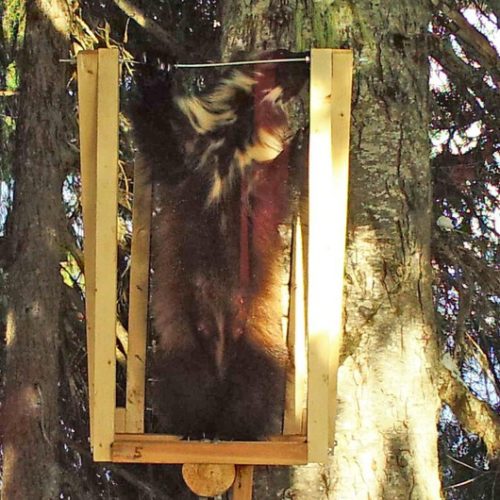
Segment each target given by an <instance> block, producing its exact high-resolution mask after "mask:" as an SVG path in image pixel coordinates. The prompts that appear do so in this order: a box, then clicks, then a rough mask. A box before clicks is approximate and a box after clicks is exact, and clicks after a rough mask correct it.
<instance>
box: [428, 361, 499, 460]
mask: <svg viewBox="0 0 500 500" xmlns="http://www.w3.org/2000/svg"><path fill="white" fill-rule="evenodd" d="M438 389H439V395H440V397H441V400H442V401H443V402H444V403H446V404H447V405H448V406H449V407H450V408H451V409H452V411H453V413H454V414H455V416H456V417H457V418H458V420H459V421H460V423H461V424H462V425H463V426H464V427H465V428H466V429H467V430H468V431H469V432H472V433H474V434H477V435H478V436H480V437H481V438H482V439H483V441H484V444H485V445H486V448H487V450H488V454H489V455H490V456H496V455H497V454H498V453H499V452H500V417H499V416H498V415H496V413H495V412H494V411H493V410H492V409H491V408H490V406H489V405H488V404H487V403H486V402H484V401H480V400H479V399H477V398H476V397H475V396H474V395H473V394H472V393H471V392H470V390H469V389H468V387H467V386H466V385H465V384H464V382H463V381H462V379H461V378H460V372H459V370H458V368H457V366H456V364H455V362H454V360H453V358H452V357H451V356H450V355H446V356H445V357H444V358H443V364H442V370H440V375H439V388H438Z"/></svg>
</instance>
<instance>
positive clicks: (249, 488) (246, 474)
mask: <svg viewBox="0 0 500 500" xmlns="http://www.w3.org/2000/svg"><path fill="white" fill-rule="evenodd" d="M253 470H254V466H253V465H237V466H236V479H235V480H234V485H233V488H232V493H233V500H252V492H253Z"/></svg>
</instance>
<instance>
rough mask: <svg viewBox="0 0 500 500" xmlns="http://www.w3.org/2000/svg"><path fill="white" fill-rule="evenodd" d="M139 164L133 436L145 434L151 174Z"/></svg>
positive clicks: (130, 396)
mask: <svg viewBox="0 0 500 500" xmlns="http://www.w3.org/2000/svg"><path fill="white" fill-rule="evenodd" d="M139 162H140V160H138V163H136V167H135V169H134V206H133V215H132V250H131V269H130V304H129V311H130V312H129V341H128V360H127V416H126V432H134V433H135V432H138V433H141V432H144V401H145V383H146V341H147V328H148V298H149V293H148V289H149V250H150V243H149V242H150V232H151V193H152V189H151V182H150V177H151V176H150V172H149V170H148V169H147V168H146V165H145V164H144V165H141V164H139Z"/></svg>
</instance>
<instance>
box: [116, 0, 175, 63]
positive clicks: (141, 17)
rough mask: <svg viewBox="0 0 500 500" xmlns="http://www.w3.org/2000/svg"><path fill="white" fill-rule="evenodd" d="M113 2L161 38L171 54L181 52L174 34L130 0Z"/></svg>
mask: <svg viewBox="0 0 500 500" xmlns="http://www.w3.org/2000/svg"><path fill="white" fill-rule="evenodd" d="M113 2H114V4H115V5H116V6H117V7H118V8H119V9H120V10H122V11H123V12H124V13H125V14H126V15H127V16H128V17H130V18H131V19H133V20H134V21H135V22H136V23H137V24H138V25H139V26H141V27H142V28H144V29H145V30H146V31H147V32H148V33H150V34H151V35H152V36H154V37H155V38H156V39H157V40H159V41H160V42H161V43H162V44H163V45H164V47H165V48H166V49H167V50H168V51H169V52H170V53H171V54H176V55H177V54H179V53H180V52H181V50H180V47H179V45H178V44H177V42H176V41H175V39H174V38H173V37H172V35H170V33H168V32H167V31H165V30H164V29H163V28H162V27H161V26H160V25H159V24H158V23H156V22H155V21H153V20H152V19H149V18H148V17H146V15H145V14H144V12H142V10H140V9H139V8H138V7H136V6H135V5H132V4H131V3H130V2H128V0H113Z"/></svg>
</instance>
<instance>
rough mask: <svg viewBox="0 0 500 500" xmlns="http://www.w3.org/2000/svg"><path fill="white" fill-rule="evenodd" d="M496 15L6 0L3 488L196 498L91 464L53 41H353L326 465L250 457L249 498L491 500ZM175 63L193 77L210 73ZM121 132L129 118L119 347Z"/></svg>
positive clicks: (72, 135) (0, 105) (150, 477)
mask: <svg viewBox="0 0 500 500" xmlns="http://www.w3.org/2000/svg"><path fill="white" fill-rule="evenodd" d="M498 11H499V3H498V1H497V0H488V1H484V2H480V1H477V2H456V1H453V0H448V1H443V2H439V1H438V0H432V1H430V0H429V1H427V2H426V1H422V2H412V1H410V0H407V1H403V2H389V1H386V2H370V1H368V0H362V1H358V2H349V1H339V2H326V1H324V2H312V1H309V0H245V1H236V0H226V1H223V0H205V1H202V0H193V1H183V0H171V1H166V0H164V1H145V0H144V1H139V0H135V1H133V2H132V1H130V2H127V1H124V0H114V1H111V0H107V1H81V2H77V1H70V0H68V1H65V0H33V1H31V2H25V1H22V0H3V1H2V2H1V4H0V16H1V20H2V23H1V27H0V141H1V145H0V202H1V203H0V374H1V380H2V383H1V385H0V412H1V413H0V438H1V445H0V465H1V469H0V471H1V473H0V474H1V475H0V478H1V481H2V483H1V484H2V493H3V497H2V498H6V499H11V498H21V499H27V498H30V499H31V498H33V499H34V498H42V499H55V498H68V499H69V498H71V499H96V498H120V499H122V498H123V499H127V498H130V499H139V498H144V499H153V498H154V499H156V498H158V499H159V498H174V499H177V498H178V499H182V498H192V497H193V496H192V495H191V494H190V493H188V492H187V491H186V490H185V488H184V487H183V486H182V482H181V481H180V479H179V476H178V471H177V469H176V468H173V467H167V466H126V465H113V464H94V463H93V462H92V460H91V456H90V451H89V446H88V407H87V386H86V348H85V325H84V302H83V299H84V290H83V288H82V279H81V272H82V269H83V254H82V231H81V207H80V202H79V189H80V181H79V171H78V137H77V107H76V90H77V85H76V81H75V77H76V75H75V74H74V66H72V65H69V64H64V63H60V62H59V59H61V58H63V59H67V58H71V57H73V56H74V54H75V52H76V51H78V50H80V49H82V48H95V47H104V46H118V47H120V48H121V49H122V51H123V57H124V58H125V59H126V58H127V57H129V55H130V53H133V54H136V53H138V52H139V51H141V50H143V49H148V48H149V49H151V47H155V48H156V49H160V50H161V51H162V52H166V53H167V54H169V55H170V56H171V57H172V60H179V61H183V62H184V61H185V62H199V61H206V60H219V59H221V58H226V57H229V56H231V54H233V53H235V52H236V51H239V50H243V51H245V52H251V51H254V50H262V49H268V48H275V47H286V48H291V49H292V50H305V49H307V48H309V47H311V46H315V47H342V48H347V47H349V48H352V49H353V50H354V54H355V73H354V89H353V90H354V93H353V114H352V119H353V120H352V134H351V142H352V148H351V186H350V189H351V191H350V216H349V237H348V262H347V268H346V307H345V337H344V345H343V350H342V357H341V363H342V365H341V369H340V372H339V415H338V419H337V444H336V447H335V453H334V456H333V458H332V460H331V462H330V463H329V464H325V465H323V466H309V467H302V468H295V469H291V468H289V469H286V468H281V469H275V468H261V469H260V470H259V473H258V477H257V481H256V486H255V497H256V498H257V499H259V500H260V499H267V498H294V499H306V498H307V499H316V498H318V499H320V498H338V499H342V500H344V499H347V498H353V499H362V498H369V497H370V498H384V499H385V498H391V499H393V498H394V499H396V498H415V499H420V498H423V499H426V498H433V499H434V498H438V497H439V496H442V497H444V498H449V499H493V498H498V497H499V496H500V478H498V477H497V476H498V472H499V462H498V459H497V458H496V456H497V454H498V451H499V446H500V438H499V436H500V434H499V429H500V426H499V418H498V415H499V411H500V364H499V353H500V344H499V342H500V335H499V325H498V317H499V315H498V306H499V302H500V297H499V291H500V279H499V274H498V262H499V261H500V259H499V252H498V238H499V234H498V232H499V225H500V222H499V218H500V209H499V207H498V186H499V177H500V176H499V168H498V163H499V153H498V141H499V137H498V134H499V132H498V131H499V130H500V128H499V123H498V121H499V116H498V110H499V105H498V82H499V79H500V67H499V63H498V53H497V48H498V43H499V42H498V29H497V28H498V26H497V24H496V23H497V19H498ZM142 15H144V17H141V16H142ZM144 19H147V20H148V22H144ZM495 33H496V40H497V47H495V46H494V44H493V41H492V40H493V37H494V36H495ZM129 69H130V67H129V66H126V65H125V67H124V70H123V92H122V94H123V97H124V100H125V101H126V99H127V95H128V93H129V92H130V91H131V90H130V89H131V85H132V84H131V81H132V80H131V75H130V71H129ZM430 71H431V75H432V76H431V77H429V72H430ZM190 76H191V78H190V79H187V80H186V81H185V86H186V88H189V89H196V88H201V87H203V86H204V85H207V84H209V83H210V82H211V81H213V80H214V79H215V78H216V77H217V73H216V72H214V71H212V70H210V71H203V72H201V71H200V72H196V73H195V72H193V73H191V74H190ZM304 106H305V104H304ZM128 129H129V124H128V122H127V119H126V116H125V115H124V116H123V117H122V120H121V132H122V133H121V146H122V147H121V159H120V186H121V196H120V216H121V221H122V223H121V225H120V227H121V231H120V235H119V236H120V237H119V261H120V270H119V272H120V276H121V277H122V279H121V282H120V283H121V286H120V297H119V304H118V310H119V319H120V320H121V323H122V325H123V327H124V329H123V332H122V333H123V334H122V335H121V336H120V339H119V341H118V344H117V351H118V359H119V364H120V363H122V364H123V363H124V362H125V348H124V346H125V345H126V321H125V319H124V318H125V312H126V308H127V300H126V295H125V294H126V282H127V265H128V255H129V246H130V237H129V234H128V233H127V231H126V227H127V224H128V221H130V203H131V196H132V191H133V183H132V181H131V172H132V168H133V155H132V146H131V138H130V134H129V133H128ZM429 138H430V140H429ZM430 141H432V142H431V144H432V147H431V145H430ZM495 217H496V219H495ZM327 230H332V231H334V230H335V221H334V220H332V227H331V228H325V231H327ZM121 366H122V365H121ZM122 396H123V395H122ZM119 397H120V394H119ZM439 483H440V484H439Z"/></svg>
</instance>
